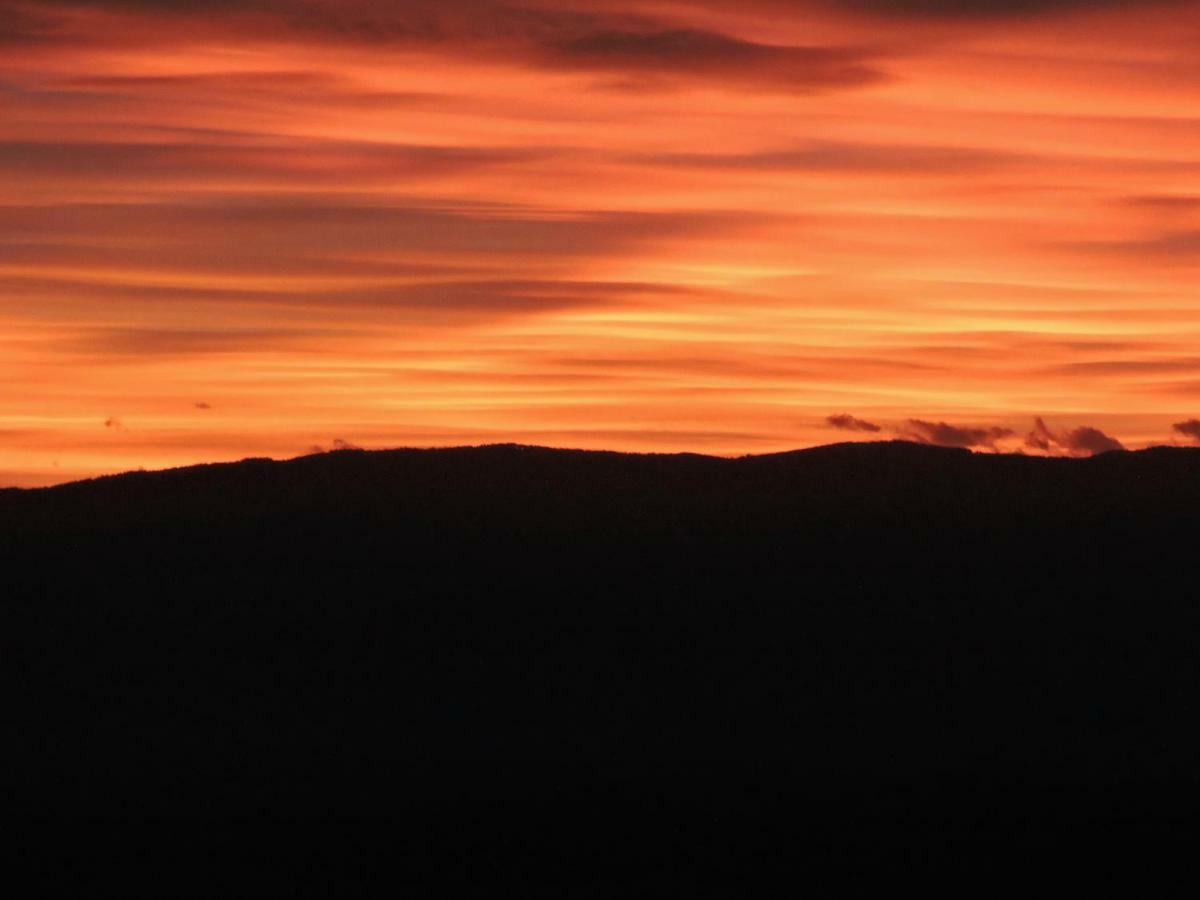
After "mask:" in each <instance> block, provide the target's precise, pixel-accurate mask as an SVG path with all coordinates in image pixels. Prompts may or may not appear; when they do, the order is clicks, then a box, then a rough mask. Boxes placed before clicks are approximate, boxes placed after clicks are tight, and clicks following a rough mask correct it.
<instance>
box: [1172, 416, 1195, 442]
mask: <svg viewBox="0 0 1200 900" xmlns="http://www.w3.org/2000/svg"><path fill="white" fill-rule="evenodd" d="M1171 429H1172V430H1173V431H1175V432H1177V433H1179V434H1182V435H1183V436H1184V437H1187V438H1191V439H1192V440H1193V441H1200V419H1188V420H1187V421H1186V422H1176V423H1175V424H1174V425H1172V426H1171Z"/></svg>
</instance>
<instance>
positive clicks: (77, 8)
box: [0, 0, 887, 92]
mask: <svg viewBox="0 0 1200 900" xmlns="http://www.w3.org/2000/svg"><path fill="white" fill-rule="evenodd" d="M45 5H46V8H47V9H49V10H50V11H51V13H53V15H49V16H45V17H39V18H37V19H34V20H29V21H22V22H20V23H19V24H17V25H11V26H9V28H8V33H7V34H5V35H3V36H4V37H7V39H8V41H9V42H16V43H32V42H34V41H46V40H54V41H57V42H60V43H75V44H80V45H85V46H86V45H89V44H101V45H118V46H121V45H126V44H134V43H137V42H139V38H140V41H142V42H144V41H145V40H146V38H147V35H148V34H153V35H155V36H157V37H159V38H160V39H161V41H163V42H164V43H174V44H179V43H187V42H189V41H193V40H196V39H197V35H204V34H214V35H227V36H228V37H229V38H230V40H231V41H244V40H254V39H256V38H269V39H272V40H280V39H282V40H288V39H291V40H295V41H302V42H305V43H322V44H328V45H351V46H352V45H368V46H383V47H387V48H389V49H394V50H396V51H400V52H403V51H412V52H417V53H426V54H436V55H439V56H447V57H449V56H463V55H470V56H471V57H473V58H476V59H482V60H492V61H497V62H501V63H509V64H513V65H516V66H520V67H522V68H550V69H563V70H573V71H580V72H598V73H604V74H613V75H618V76H631V77H633V78H635V79H637V80H638V84H639V85H640V86H642V87H643V88H645V87H657V86H662V85H666V86H674V85H675V84H676V83H677V81H678V80H679V79H680V78H686V79H691V80H694V81H704V82H711V83H717V84H720V85H722V86H729V85H733V86H739V85H740V86H745V85H746V84H754V85H776V86H778V87H780V88H782V89H785V90H790V91H801V92H809V91H815V90H826V89H831V88H844V87H856V86H860V85H865V84H871V83H875V82H878V81H881V80H885V79H886V78H887V76H886V75H885V73H884V72H883V71H882V70H881V69H879V68H878V67H877V66H876V65H875V64H874V62H873V59H872V58H870V54H868V53H866V52H865V51H863V50H859V49H856V48H848V47H829V46H817V47H809V46H789V45H776V44H765V43H758V42H756V41H753V40H748V39H745V38H742V37H738V36H735V35H732V34H725V33H722V32H718V31H713V30H708V29H706V28H701V27H696V26H695V24H694V23H693V22H692V19H694V18H695V16H694V11H693V15H692V16H690V17H689V15H688V11H687V10H686V8H679V9H676V10H674V11H673V12H671V13H670V14H665V13H663V14H660V13H659V12H652V11H651V7H650V6H649V5H648V4H642V3H638V2H633V0H628V2H620V0H618V2H615V3H598V4H595V5H594V6H593V8H592V9H581V8H574V9H566V10H564V9H554V8H552V7H551V6H549V5H546V6H540V5H528V6H525V5H521V4H520V3H515V4H510V3H503V2H495V0H440V2H439V3H437V4H433V3H428V2H417V0H397V2H391V3H378V2H368V0H335V2H325V0H237V2H234V0H201V2H197V3H186V2H151V0H107V2H106V0H47V2H46V4H45ZM10 9H11V10H16V11H20V9H21V6H20V5H19V4H13V3H12V0H0V20H3V18H4V16H5V15H7V13H8V12H9V11H10ZM131 23H132V24H133V25H136V27H129V25H130V24H131ZM184 23H186V24H187V25H188V26H193V27H181V26H182V25H183V24H184ZM647 76H649V77H647Z"/></svg>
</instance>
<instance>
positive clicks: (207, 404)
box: [192, 400, 212, 409]
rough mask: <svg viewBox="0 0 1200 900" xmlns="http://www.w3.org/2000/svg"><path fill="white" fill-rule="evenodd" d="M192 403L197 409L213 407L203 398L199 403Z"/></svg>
mask: <svg viewBox="0 0 1200 900" xmlns="http://www.w3.org/2000/svg"><path fill="white" fill-rule="evenodd" d="M192 405H193V406H194V407H195V408H196V409H212V404H209V403H205V402H204V401H203V400H201V401H200V402H199V403H193V404H192Z"/></svg>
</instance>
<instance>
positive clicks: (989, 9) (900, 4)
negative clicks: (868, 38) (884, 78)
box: [827, 0, 1171, 20]
mask: <svg viewBox="0 0 1200 900" xmlns="http://www.w3.org/2000/svg"><path fill="white" fill-rule="evenodd" d="M827 2H828V3H829V4H830V5H833V6H836V7H838V8H840V9H848V10H850V11H852V12H866V13H874V14H881V15H889V16H897V17H905V18H920V19H950V20H972V19H1010V18H1019V17H1025V16H1039V15H1055V14H1059V13H1071V12H1079V11H1087V10H1099V9H1115V8H1120V7H1128V8H1132V7H1136V6H1139V5H1143V6H1150V5H1170V2H1171V0H1166V2H1165V3H1163V2H1159V3H1156V2H1155V0H1149V2H1147V0H827Z"/></svg>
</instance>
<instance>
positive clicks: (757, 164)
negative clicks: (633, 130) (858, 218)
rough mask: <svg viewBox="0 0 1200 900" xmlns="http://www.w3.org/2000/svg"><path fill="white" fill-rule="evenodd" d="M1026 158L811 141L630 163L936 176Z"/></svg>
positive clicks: (974, 151)
mask: <svg viewBox="0 0 1200 900" xmlns="http://www.w3.org/2000/svg"><path fill="white" fill-rule="evenodd" d="M1027 159H1029V158H1027V157H1023V156H1020V155H1018V154H1012V153H1004V152H1001V151H996V150H984V149H977V148H971V147H939V146H919V145H904V144H844V143H835V142H813V143H810V144H808V145H806V146H804V147H799V148H792V149H784V150H770V151H763V152H759V153H737V154H717V153H664V154H656V155H644V156H638V157H632V158H631V161H633V162H641V163H649V164H652V165H664V166H671V167H673V168H681V167H682V168H695V169H713V170H722V171H728V170H744V171H751V172H754V171H761V172H791V171H797V172H852V173H864V174H870V173H872V172H880V173H887V174H904V173H905V172H912V173H916V174H927V173H930V172H936V173H940V174H944V173H954V172H967V171H971V172H975V171H982V170H987V169H994V168H998V167H1001V166H1009V165H1013V164H1016V163H1020V162H1023V161H1026V160H1027Z"/></svg>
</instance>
